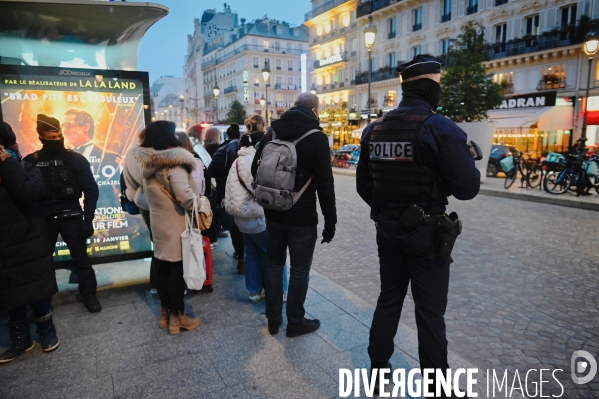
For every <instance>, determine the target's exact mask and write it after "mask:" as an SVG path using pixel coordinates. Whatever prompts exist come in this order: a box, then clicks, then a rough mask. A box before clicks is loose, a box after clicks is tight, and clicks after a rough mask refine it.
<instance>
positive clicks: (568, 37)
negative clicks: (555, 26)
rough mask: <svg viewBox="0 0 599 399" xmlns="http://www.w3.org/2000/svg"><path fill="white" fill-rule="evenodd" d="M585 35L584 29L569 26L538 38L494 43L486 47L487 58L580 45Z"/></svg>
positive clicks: (531, 37) (526, 37) (527, 37)
mask: <svg viewBox="0 0 599 399" xmlns="http://www.w3.org/2000/svg"><path fill="white" fill-rule="evenodd" d="M587 29H588V28H587ZM585 34H586V30H585V29H582V28H580V27H574V26H570V27H566V28H564V29H562V30H554V31H551V32H545V33H543V34H542V35H540V36H525V37H524V38H522V39H514V40H510V41H509V42H507V43H495V44H491V45H489V46H488V48H487V57H488V58H489V59H491V60H493V59H497V58H504V57H510V56H514V55H520V54H526V53H533V52H535V51H542V50H549V49H553V48H557V47H564V46H569V45H572V44H580V43H582V41H583V38H584V36H585Z"/></svg>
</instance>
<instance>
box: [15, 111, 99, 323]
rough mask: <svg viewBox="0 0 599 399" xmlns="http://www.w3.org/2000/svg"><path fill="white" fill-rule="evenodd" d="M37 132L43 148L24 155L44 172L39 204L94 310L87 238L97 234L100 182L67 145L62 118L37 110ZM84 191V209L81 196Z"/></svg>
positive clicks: (94, 284)
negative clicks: (59, 237)
mask: <svg viewBox="0 0 599 399" xmlns="http://www.w3.org/2000/svg"><path fill="white" fill-rule="evenodd" d="M37 133H38V134H39V139H40V141H41V143H42V149H41V150H39V151H36V152H34V153H33V154H29V155H27V156H26V157H25V158H24V159H25V162H29V163H32V164H34V165H35V166H37V167H38V168H39V169H40V171H41V172H42V175H43V176H44V194H43V196H42V198H41V200H40V206H41V208H42V211H43V213H44V216H45V219H46V232H47V235H48V241H49V242H50V245H51V248H52V252H54V249H55V247H56V240H57V239H58V234H60V236H61V237H62V239H63V240H64V242H65V243H66V244H67V247H68V249H69V252H70V254H71V258H72V260H73V263H74V264H75V271H76V273H77V277H78V280H79V292H80V293H81V295H82V296H83V303H84V304H85V307H86V308H87V310H89V311H90V312H91V313H95V312H99V311H100V310H102V305H100V302H99V301H98V299H97V298H96V287H97V282H96V274H95V272H94V269H93V268H92V264H91V261H90V259H89V257H88V256H87V243H86V241H87V238H89V237H91V236H92V235H93V234H94V226H93V219H94V213H95V211H96V204H97V202H98V195H99V190H98V185H97V184H96V180H95V179H94V176H93V174H92V172H91V169H90V164H89V162H88V161H87V159H86V158H85V157H84V156H83V155H81V154H78V153H76V152H74V151H71V150H67V149H66V148H65V146H64V136H63V135H62V131H61V129H60V122H59V121H58V120H57V119H55V118H52V117H49V116H46V115H43V114H38V116H37ZM82 195H83V209H81V205H80V203H79V199H80V198H81V196H82Z"/></svg>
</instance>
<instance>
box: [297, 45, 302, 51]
mask: <svg viewBox="0 0 599 399" xmlns="http://www.w3.org/2000/svg"><path fill="white" fill-rule="evenodd" d="M302 50H303V46H302V45H301V44H298V45H297V51H298V53H301V52H302Z"/></svg>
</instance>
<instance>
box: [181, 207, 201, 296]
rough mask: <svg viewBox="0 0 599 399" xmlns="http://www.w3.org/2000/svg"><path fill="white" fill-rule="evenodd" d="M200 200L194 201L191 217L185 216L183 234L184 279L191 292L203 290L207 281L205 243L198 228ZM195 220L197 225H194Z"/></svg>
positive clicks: (187, 214)
mask: <svg viewBox="0 0 599 399" xmlns="http://www.w3.org/2000/svg"><path fill="white" fill-rule="evenodd" d="M197 218H198V199H197V197H194V199H193V210H192V212H191V215H190V214H189V212H188V213H186V214H185V225H186V228H185V231H184V232H183V234H181V246H182V249H183V279H184V280H185V284H186V285H187V288H189V289H190V290H201V289H202V287H203V286H204V282H205V281H206V269H205V267H206V266H205V264H204V241H203V239H202V233H201V232H200V229H199V228H197V227H194V226H198V225H199V224H198V220H197ZM194 219H195V224H194Z"/></svg>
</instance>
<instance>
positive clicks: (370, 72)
mask: <svg viewBox="0 0 599 399" xmlns="http://www.w3.org/2000/svg"><path fill="white" fill-rule="evenodd" d="M371 56H372V53H371V52H370V50H368V125H370V114H371V113H372V112H371V110H370V105H371V104H370V99H371V98H372V97H371V94H370V83H371V81H372V58H371ZM368 125H366V126H368Z"/></svg>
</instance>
